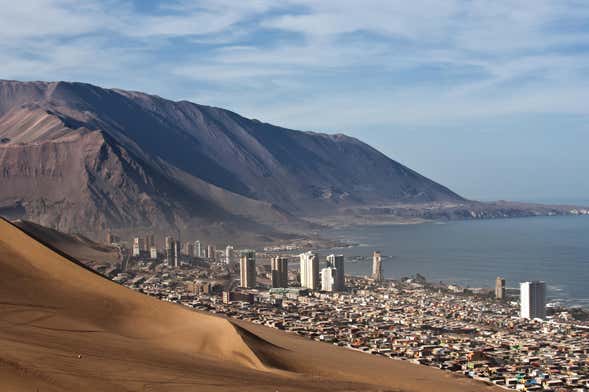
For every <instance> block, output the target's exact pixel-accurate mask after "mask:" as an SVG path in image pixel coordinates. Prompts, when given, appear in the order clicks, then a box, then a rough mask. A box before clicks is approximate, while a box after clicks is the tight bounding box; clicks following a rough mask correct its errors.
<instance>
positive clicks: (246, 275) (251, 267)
mask: <svg viewBox="0 0 589 392" xmlns="http://www.w3.org/2000/svg"><path fill="white" fill-rule="evenodd" d="M256 275H257V273H256V252H255V251H253V250H245V251H243V252H241V258H240V260H239V277H240V281H241V282H240V283H241V287H245V288H248V289H253V288H255V287H256Z"/></svg>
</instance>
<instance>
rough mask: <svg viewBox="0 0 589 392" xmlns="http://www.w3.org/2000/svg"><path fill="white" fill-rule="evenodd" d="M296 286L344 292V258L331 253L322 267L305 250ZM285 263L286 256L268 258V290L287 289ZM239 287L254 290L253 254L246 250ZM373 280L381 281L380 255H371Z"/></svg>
mask: <svg viewBox="0 0 589 392" xmlns="http://www.w3.org/2000/svg"><path fill="white" fill-rule="evenodd" d="M298 258H299V266H300V268H299V271H300V273H299V282H298V283H299V286H300V287H301V288H304V289H309V290H311V291H326V292H335V291H343V290H345V278H344V276H345V267H344V256H343V255H336V254H331V255H329V256H327V257H326V264H325V266H323V268H321V263H320V261H319V255H318V254H317V253H315V252H312V251H308V252H304V253H301V254H299V256H298ZM288 260H289V258H288V257H286V256H281V255H278V256H274V257H272V259H271V262H270V266H271V287H272V288H287V287H289V279H288ZM239 268H240V286H241V287H242V288H246V289H254V288H256V287H257V284H256V273H255V271H256V252H255V251H253V250H245V251H242V252H241V257H240V262H239ZM373 279H374V280H375V281H377V282H382V281H383V274H382V258H381V254H380V252H374V254H373Z"/></svg>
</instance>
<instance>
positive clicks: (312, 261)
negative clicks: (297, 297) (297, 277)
mask: <svg viewBox="0 0 589 392" xmlns="http://www.w3.org/2000/svg"><path fill="white" fill-rule="evenodd" d="M299 258H300V260H301V287H305V288H308V289H311V290H319V283H320V282H319V256H317V254H316V253H313V252H306V253H301V254H300V255H299Z"/></svg>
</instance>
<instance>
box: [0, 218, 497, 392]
mask: <svg viewBox="0 0 589 392" xmlns="http://www.w3.org/2000/svg"><path fill="white" fill-rule="evenodd" d="M0 347H1V349H0V390H2V391H40V392H41V391H109V392H114V391H233V390H246V391H250V390H252V391H253V390H255V391H295V390H296V391H303V390H304V391H344V390H345V391H350V390H357V391H367V390H375V391H377V390H378V391H385V390H387V391H429V390H436V391H440V392H442V391H481V390H485V389H487V388H489V387H487V386H485V385H484V384H480V383H475V382H473V381H471V380H468V379H465V378H458V377H456V376H452V375H450V374H449V373H443V372H441V371H437V370H435V369H429V368H424V367H418V366H414V365H410V364H407V363H404V362H397V361H391V360H387V359H382V358H376V357H372V356H368V355H366V354H361V353H356V352H352V351H349V350H345V349H341V348H337V347H334V346H331V345H327V344H321V343H315V342H311V341H308V340H305V339H302V338H298V337H295V336H291V335H287V334H284V333H280V332H279V331H275V330H271V329H268V328H263V327H260V326H256V325H253V324H248V323H243V322H239V323H233V322H230V321H229V320H226V319H223V318H219V317H215V316H211V315H208V314H203V313H197V312H194V311H191V310H189V309H186V308H184V307H182V306H179V305H174V304H170V303H165V302H161V301H158V300H156V299H153V298H150V297H147V296H145V295H142V294H139V293H136V292H134V291H132V290H128V289H126V288H124V287H122V286H120V285H117V284H115V283H113V282H110V281H108V280H106V279H104V278H102V277H101V276H99V275H97V274H95V273H93V272H92V271H89V270H87V269H85V268H83V267H82V266H81V265H80V264H79V263H78V262H77V261H76V260H75V259H73V258H70V257H67V256H64V255H60V254H58V253H56V252H54V251H53V250H51V249H50V248H48V247H47V246H45V245H43V244H41V243H40V242H37V241H35V240H34V239H33V238H32V237H30V236H29V235H27V234H26V233H24V232H23V231H21V230H20V229H19V228H17V227H16V226H14V225H12V224H11V223H9V222H6V221H4V220H1V221H0Z"/></svg>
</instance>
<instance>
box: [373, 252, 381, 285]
mask: <svg viewBox="0 0 589 392" xmlns="http://www.w3.org/2000/svg"><path fill="white" fill-rule="evenodd" d="M372 279H374V280H375V281H377V282H382V281H383V279H384V278H383V276H382V257H381V255H380V252H378V251H376V252H374V253H373V254H372Z"/></svg>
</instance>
